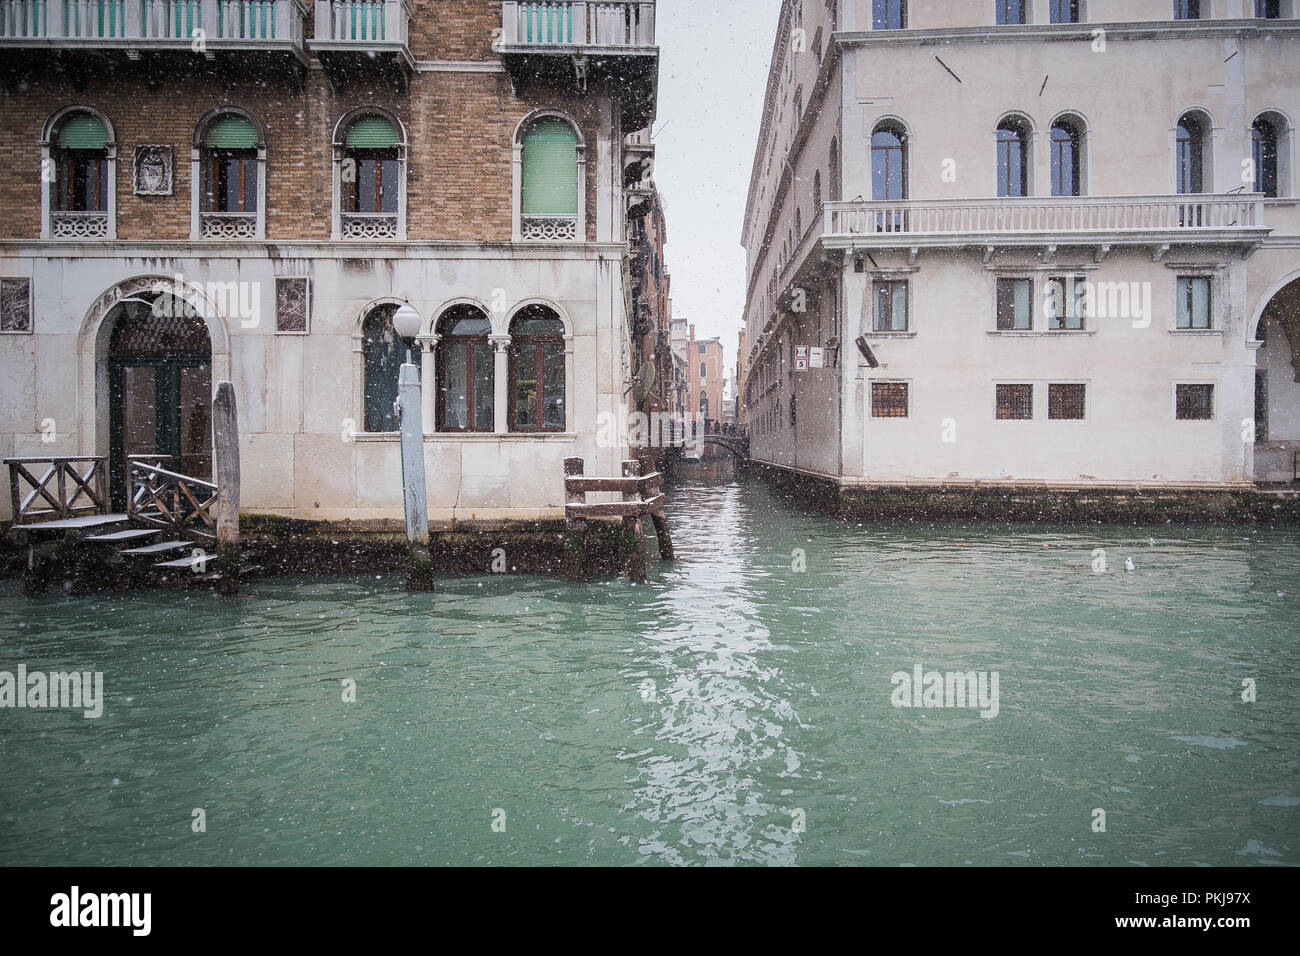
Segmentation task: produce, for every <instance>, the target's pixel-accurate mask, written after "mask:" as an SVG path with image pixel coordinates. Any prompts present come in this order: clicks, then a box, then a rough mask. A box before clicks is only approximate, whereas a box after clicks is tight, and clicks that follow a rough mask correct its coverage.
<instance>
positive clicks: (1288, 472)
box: [1255, 278, 1300, 483]
mask: <svg viewBox="0 0 1300 956" xmlns="http://www.w3.org/2000/svg"><path fill="white" fill-rule="evenodd" d="M1255 338H1256V339H1258V340H1259V341H1261V342H1263V345H1261V346H1260V349H1259V351H1258V352H1257V353H1256V354H1255V480H1256V481H1258V482H1262V483H1270V482H1283V481H1286V482H1289V481H1292V480H1293V479H1294V478H1295V475H1296V472H1297V469H1298V468H1300V457H1297V456H1300V278H1296V279H1293V280H1292V281H1291V282H1289V283H1287V284H1286V285H1284V286H1282V288H1280V289H1278V290H1277V291H1276V292H1274V293H1273V295H1272V296H1271V297H1270V298H1269V300H1268V304H1267V305H1265V306H1264V311H1263V312H1262V313H1261V314H1260V318H1259V325H1258V326H1257V327H1256V331H1255Z"/></svg>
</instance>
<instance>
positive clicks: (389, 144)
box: [347, 116, 400, 149]
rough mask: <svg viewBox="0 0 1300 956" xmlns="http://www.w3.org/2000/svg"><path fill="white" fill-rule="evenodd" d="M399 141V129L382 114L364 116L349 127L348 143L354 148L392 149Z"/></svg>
mask: <svg viewBox="0 0 1300 956" xmlns="http://www.w3.org/2000/svg"><path fill="white" fill-rule="evenodd" d="M399 142H400V140H399V138H398V136H397V130H396V129H394V128H393V124H392V123H390V122H388V120H386V119H384V118H383V117H382V116H362V117H361V118H360V119H358V120H357V121H356V122H355V123H353V124H352V125H351V126H349V127H348V137H347V144H348V145H349V146H351V147H352V148H353V149H392V148H393V147H394V146H397V145H398V143H399Z"/></svg>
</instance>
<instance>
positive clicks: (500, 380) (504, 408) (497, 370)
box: [488, 335, 510, 435]
mask: <svg viewBox="0 0 1300 956" xmlns="http://www.w3.org/2000/svg"><path fill="white" fill-rule="evenodd" d="M488 341H489V342H491V343H492V352H493V356H492V358H493V361H494V362H495V365H494V366H493V376H492V385H493V401H492V407H493V427H492V430H493V431H495V432H496V433H497V434H498V435H504V434H505V433H506V432H508V431H510V405H509V397H510V381H509V379H510V351H509V350H510V336H508V335H490V336H488Z"/></svg>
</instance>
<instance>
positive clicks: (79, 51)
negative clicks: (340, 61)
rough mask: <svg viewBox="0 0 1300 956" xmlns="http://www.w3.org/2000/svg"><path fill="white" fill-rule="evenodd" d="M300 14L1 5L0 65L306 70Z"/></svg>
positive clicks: (247, 8)
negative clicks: (217, 64) (154, 63)
mask: <svg viewBox="0 0 1300 956" xmlns="http://www.w3.org/2000/svg"><path fill="white" fill-rule="evenodd" d="M305 19H306V9H305V8H304V7H303V6H302V4H301V3H299V2H298V0H0V51H3V56H0V64H3V65H4V67H5V68H6V69H7V70H18V71H19V72H21V71H23V70H24V69H32V68H36V69H40V68H48V67H49V61H50V55H51V54H52V53H53V54H55V55H57V56H58V57H59V59H60V60H62V61H63V62H64V63H74V62H76V61H77V60H78V58H79V57H80V58H81V60H82V61H83V65H84V66H86V67H87V68H90V69H94V68H97V67H98V65H100V64H102V62H103V57H105V56H110V57H115V58H120V59H123V60H140V59H141V58H143V57H153V56H158V55H165V56H170V57H173V58H174V57H177V56H181V57H186V58H193V57H202V58H205V59H208V60H213V59H217V58H219V57H222V58H228V57H230V56H234V55H238V56H240V57H249V56H252V57H254V58H260V59H261V60H263V61H265V62H267V63H276V64H280V65H284V64H288V65H290V66H292V68H293V70H294V72H295V73H296V74H297V75H298V76H299V77H301V76H302V74H303V72H304V71H305V70H306V67H307V54H306V51H305V49H304V46H303V23H304V21H305Z"/></svg>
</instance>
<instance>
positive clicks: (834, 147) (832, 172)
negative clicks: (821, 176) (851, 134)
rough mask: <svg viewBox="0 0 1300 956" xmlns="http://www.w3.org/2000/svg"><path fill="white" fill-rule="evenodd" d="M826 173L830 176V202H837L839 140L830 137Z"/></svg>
mask: <svg viewBox="0 0 1300 956" xmlns="http://www.w3.org/2000/svg"><path fill="white" fill-rule="evenodd" d="M826 175H827V176H828V177H829V178H830V181H831V182H830V194H831V202H839V199H840V141H839V140H838V139H831V153H830V164H829V168H828V169H827V170H826Z"/></svg>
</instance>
